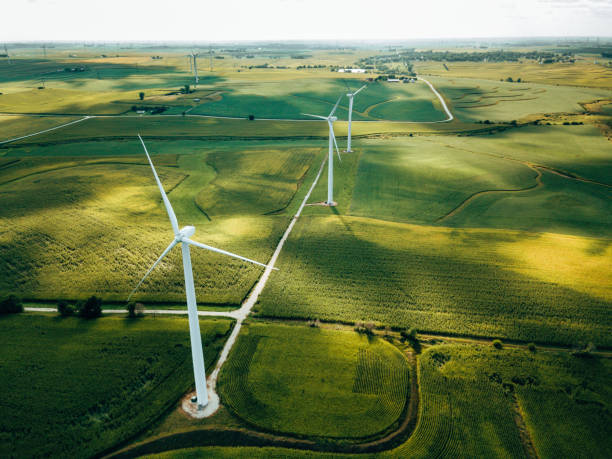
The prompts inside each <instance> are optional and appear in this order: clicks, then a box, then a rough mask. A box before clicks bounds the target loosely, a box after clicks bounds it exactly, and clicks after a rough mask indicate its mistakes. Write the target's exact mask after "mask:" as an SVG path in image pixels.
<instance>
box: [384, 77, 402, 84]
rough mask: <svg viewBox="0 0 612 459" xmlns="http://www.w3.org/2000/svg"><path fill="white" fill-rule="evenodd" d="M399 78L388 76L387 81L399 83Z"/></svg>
mask: <svg viewBox="0 0 612 459" xmlns="http://www.w3.org/2000/svg"><path fill="white" fill-rule="evenodd" d="M399 82H400V80H399V78H387V83H399Z"/></svg>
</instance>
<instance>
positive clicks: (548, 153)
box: [432, 125, 612, 185]
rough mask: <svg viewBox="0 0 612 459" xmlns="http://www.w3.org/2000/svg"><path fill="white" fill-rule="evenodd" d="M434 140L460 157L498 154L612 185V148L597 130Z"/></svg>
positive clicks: (534, 130) (528, 130)
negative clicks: (451, 149) (455, 151)
mask: <svg viewBox="0 0 612 459" xmlns="http://www.w3.org/2000/svg"><path fill="white" fill-rule="evenodd" d="M432 140H433V141H437V142H438V144H439V145H445V146H451V147H453V148H456V149H457V150H458V153H459V152H460V151H471V152H476V153H484V154H494V155H496V156H502V157H506V158H509V159H515V160H518V161H522V162H528V163H532V164H536V165H541V166H546V167H549V168H553V169H556V170H558V171H561V172H564V173H566V174H571V175H574V176H577V177H582V178H586V179H589V180H594V181H596V182H601V183H605V184H607V185H612V179H611V177H612V173H611V171H612V154H611V153H610V151H611V149H612V145H611V143H610V142H609V141H608V140H607V139H606V137H605V136H603V135H602V134H601V132H600V131H599V129H597V128H596V127H594V126H589V125H585V126H527V127H522V128H520V129H511V130H507V131H503V132H498V133H495V134H493V135H483V136H472V137H457V136H454V137H451V136H447V137H444V139H443V140H441V139H432Z"/></svg>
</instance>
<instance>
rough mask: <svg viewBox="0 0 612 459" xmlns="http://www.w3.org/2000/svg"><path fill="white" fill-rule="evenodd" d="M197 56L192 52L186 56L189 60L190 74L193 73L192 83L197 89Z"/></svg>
mask: <svg viewBox="0 0 612 459" xmlns="http://www.w3.org/2000/svg"><path fill="white" fill-rule="evenodd" d="M198 56H199V54H196V53H194V52H193V51H191V54H188V55H187V58H188V59H189V64H190V70H191V73H193V75H194V77H195V83H194V87H195V88H197V87H198V83H199V81H200V80H199V78H198Z"/></svg>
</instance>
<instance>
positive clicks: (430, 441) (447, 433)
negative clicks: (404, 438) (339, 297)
mask: <svg viewBox="0 0 612 459" xmlns="http://www.w3.org/2000/svg"><path fill="white" fill-rule="evenodd" d="M420 362H421V363H420V378H421V379H420V383H421V388H422V389H421V391H422V392H421V394H422V406H423V408H422V409H423V411H422V413H421V421H420V423H419V425H418V426H417V428H416V430H415V433H414V434H413V436H412V437H411V438H410V440H408V442H406V443H405V444H404V445H402V446H400V447H399V448H398V449H397V450H394V451H391V452H390V453H391V455H392V456H393V455H400V456H402V457H408V456H409V457H432V456H441V457H524V455H525V454H524V451H523V449H522V445H521V442H520V438H519V432H518V428H517V426H516V424H515V422H514V419H513V418H514V413H515V411H521V412H524V416H525V419H526V426H527V429H528V431H529V433H530V435H531V436H532V437H533V439H534V447H535V450H536V453H537V454H538V456H540V457H547V458H548V457H550V458H552V457H598V458H599V457H601V458H603V457H606V456H607V455H608V453H609V451H610V447H611V444H610V434H611V433H612V431H611V430H610V412H609V407H610V403H612V394H611V393H610V387H609V385H608V384H607V381H608V379H609V378H610V372H611V371H612V367H611V365H610V361H609V360H608V359H606V358H603V359H600V358H585V359H581V358H577V357H573V356H571V355H568V354H565V353H548V352H545V353H541V354H540V353H536V354H533V353H529V352H528V351H526V350H501V351H500V350H495V349H493V348H491V347H488V348H484V347H480V346H474V347H466V346H434V347H432V348H431V349H429V350H428V351H427V352H426V353H425V354H424V355H423V356H422V357H421V358H420ZM485 400H486V403H485V402H484V401H485ZM429 410H431V411H429ZM428 411H429V412H428ZM560 420H562V422H559V421H560Z"/></svg>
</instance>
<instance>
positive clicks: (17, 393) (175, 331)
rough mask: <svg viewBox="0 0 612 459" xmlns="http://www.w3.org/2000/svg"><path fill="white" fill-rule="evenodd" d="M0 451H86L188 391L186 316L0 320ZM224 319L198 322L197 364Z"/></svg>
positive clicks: (209, 355) (214, 345)
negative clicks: (199, 350)
mask: <svg viewBox="0 0 612 459" xmlns="http://www.w3.org/2000/svg"><path fill="white" fill-rule="evenodd" d="M0 323H1V326H0V343H1V345H0V362H2V372H1V373H0V374H1V376H0V380H1V384H2V391H0V406H2V417H1V419H0V455H2V456H3V457H42V456H49V455H53V456H64V457H68V456H71V457H91V456H93V455H98V454H100V453H102V452H103V451H105V450H106V449H108V448H111V447H112V446H114V445H116V444H117V443H120V442H122V441H125V440H127V439H129V438H130V437H132V436H134V435H136V434H137V433H138V432H140V431H141V430H142V429H143V428H144V427H145V426H146V425H147V424H148V423H150V422H151V421H152V420H153V419H156V418H157V417H159V416H160V415H162V414H163V413H164V412H165V411H166V410H167V409H168V408H170V407H171V406H173V405H174V404H175V403H176V401H177V400H178V399H179V398H180V397H181V396H182V395H183V394H184V393H185V391H186V390H188V389H189V387H190V385H191V381H192V377H193V370H192V368H191V355H190V351H189V332H188V324H187V320H186V319H185V318H160V317H157V318H156V319H155V320H153V318H148V317H147V318H142V319H127V318H123V317H121V318H120V317H112V318H111V317H104V318H101V319H96V320H85V319H78V318H59V317H51V316H43V315H19V316H15V317H3V318H0ZM229 329H230V322H229V321H227V320H221V319H219V320H206V321H202V322H201V330H202V338H203V339H202V341H203V342H204V343H205V344H204V348H205V350H206V353H205V354H206V355H205V358H206V361H207V362H208V363H209V364H211V363H212V362H214V361H215V360H216V358H217V354H218V352H219V351H220V349H221V346H222V344H223V341H224V337H225V335H226V334H227V333H228V332H229Z"/></svg>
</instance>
